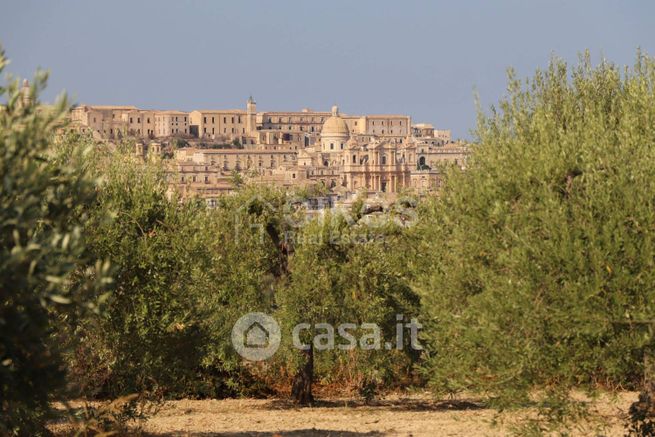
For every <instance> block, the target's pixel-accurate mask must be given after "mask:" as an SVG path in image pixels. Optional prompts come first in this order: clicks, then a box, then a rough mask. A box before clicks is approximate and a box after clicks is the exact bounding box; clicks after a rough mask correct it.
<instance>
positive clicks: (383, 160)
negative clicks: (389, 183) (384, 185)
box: [382, 155, 387, 165]
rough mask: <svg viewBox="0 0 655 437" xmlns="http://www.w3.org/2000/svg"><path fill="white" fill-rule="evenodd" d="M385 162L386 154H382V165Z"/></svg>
mask: <svg viewBox="0 0 655 437" xmlns="http://www.w3.org/2000/svg"><path fill="white" fill-rule="evenodd" d="M386 163H387V155H382V165H386Z"/></svg>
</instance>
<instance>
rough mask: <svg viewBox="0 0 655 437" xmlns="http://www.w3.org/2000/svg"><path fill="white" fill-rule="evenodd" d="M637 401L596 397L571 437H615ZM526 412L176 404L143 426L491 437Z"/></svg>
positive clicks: (425, 399)
mask: <svg viewBox="0 0 655 437" xmlns="http://www.w3.org/2000/svg"><path fill="white" fill-rule="evenodd" d="M636 398H637V393H632V392H624V393H621V394H619V395H618V396H617V397H616V398H610V397H607V396H606V397H603V398H602V399H601V400H600V401H599V402H597V403H595V404H594V405H595V406H594V408H593V411H594V412H595V421H594V422H593V423H589V422H586V423H581V424H579V425H578V426H577V429H575V430H573V433H572V434H571V435H580V436H583V435H584V436H588V435H591V436H596V435H604V436H622V435H624V434H625V428H624V424H625V421H626V418H627V411H628V408H629V406H630V403H632V402H633V401H634V400H635V399H636ZM531 414H533V412H531V411H528V410H524V411H519V412H513V413H505V414H503V415H499V414H498V413H497V412H496V411H495V410H491V409H485V408H482V407H481V406H480V405H479V404H477V403H475V402H472V401H467V400H462V399H460V400H450V401H437V400H433V399H431V398H430V397H429V396H428V395H420V394H419V395H411V396H399V395H393V396H388V397H386V398H384V399H382V400H379V401H377V402H375V403H374V404H372V405H365V404H363V403H361V402H354V401H352V400H348V399H331V400H326V401H321V402H318V403H317V405H316V406H314V407H310V408H298V407H296V406H295V405H293V404H291V403H289V402H288V401H285V400H276V399H266V400H258V399H227V400H200V401H198V400H181V401H171V402H167V403H165V404H164V405H163V406H162V407H161V408H160V409H159V411H158V412H157V413H156V414H155V415H154V416H152V417H151V418H150V419H149V420H147V421H146V422H145V423H144V424H143V430H144V431H145V432H146V433H147V434H150V435H157V436H233V437H241V436H257V437H261V436H271V437H273V436H294V437H295V436H313V437H317V436H321V437H326V436H383V435H402V436H410V435H411V436H423V435H426V436H427V435H430V436H497V435H507V434H509V433H510V430H511V426H512V425H513V424H515V423H516V421H517V420H520V419H523V418H525V417H528V416H530V415H531Z"/></svg>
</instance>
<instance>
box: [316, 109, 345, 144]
mask: <svg viewBox="0 0 655 437" xmlns="http://www.w3.org/2000/svg"><path fill="white" fill-rule="evenodd" d="M321 136H322V137H332V138H348V137H350V129H348V125H347V124H346V121H345V120H344V119H343V118H341V116H340V115H339V108H337V107H336V106H333V107H332V115H331V116H330V117H328V119H327V120H325V123H323V128H322V129H321Z"/></svg>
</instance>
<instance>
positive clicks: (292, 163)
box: [71, 97, 468, 205]
mask: <svg viewBox="0 0 655 437" xmlns="http://www.w3.org/2000/svg"><path fill="white" fill-rule="evenodd" d="M71 123H72V126H73V127H74V128H75V129H77V130H80V131H86V132H90V133H91V134H92V135H93V136H94V137H96V138H97V139H99V140H106V141H118V140H121V139H126V138H132V139H134V140H135V142H136V146H135V153H137V154H139V155H141V156H143V157H144V158H146V157H148V156H153V155H162V154H163V153H164V151H165V150H168V152H169V153H168V154H169V157H170V158H171V160H170V164H171V187H172V188H174V189H175V190H176V191H177V192H178V193H179V194H180V195H181V196H182V197H194V196H195V197H200V198H202V199H205V200H206V201H207V203H208V204H210V205H211V204H213V203H215V201H216V199H217V198H218V196H220V195H222V194H225V193H227V192H229V191H231V190H233V189H234V176H235V174H238V175H240V177H242V178H243V179H245V180H248V181H250V182H252V183H255V184H271V185H276V186H280V187H300V186H305V187H308V186H324V187H325V188H326V189H327V190H328V191H329V192H330V193H332V194H333V195H335V196H338V197H340V198H345V199H347V198H352V197H353V196H354V195H355V194H358V193H366V194H367V195H368V196H371V195H381V194H382V193H385V195H388V196H393V195H394V194H395V193H399V192H401V191H408V190H411V191H414V192H417V193H425V192H428V191H433V190H436V189H438V187H439V185H440V181H441V174H442V172H443V167H444V165H456V166H459V167H461V168H464V166H465V163H466V157H467V155H468V147H467V145H466V144H464V143H462V142H460V141H453V140H452V138H451V132H450V131H449V130H438V129H435V128H434V127H433V126H432V125H430V124H412V119H411V117H410V116H409V115H370V114H369V115H353V114H343V113H341V112H340V110H339V108H338V107H337V106H333V107H332V109H331V111H330V112H321V111H313V110H311V109H303V110H301V111H296V112H292V111H282V112H280V111H277V112H258V111H257V104H256V102H255V100H254V99H253V98H252V97H250V98H249V99H248V100H247V102H246V107H245V110H243V109H232V110H195V111H191V112H182V111H171V110H165V111H158V110H144V109H139V108H137V107H134V106H97V105H79V106H76V107H75V108H74V109H73V110H72V111H71Z"/></svg>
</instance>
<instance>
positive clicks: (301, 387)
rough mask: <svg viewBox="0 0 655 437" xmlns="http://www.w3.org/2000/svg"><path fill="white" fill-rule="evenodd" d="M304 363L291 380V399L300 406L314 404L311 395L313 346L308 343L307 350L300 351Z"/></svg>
mask: <svg viewBox="0 0 655 437" xmlns="http://www.w3.org/2000/svg"><path fill="white" fill-rule="evenodd" d="M302 353H303V355H304V357H305V363H304V364H303V365H302V367H301V368H300V370H298V373H297V374H296V376H295V378H294V380H293V386H292V387H291V398H292V399H293V400H294V401H295V402H297V403H298V404H300V405H311V404H313V403H314V396H313V395H312V380H313V379H314V345H312V344H311V343H310V345H309V349H307V350H305V351H302Z"/></svg>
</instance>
